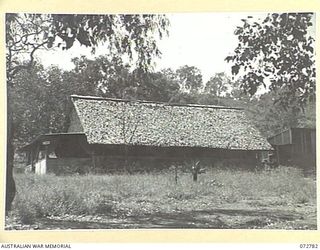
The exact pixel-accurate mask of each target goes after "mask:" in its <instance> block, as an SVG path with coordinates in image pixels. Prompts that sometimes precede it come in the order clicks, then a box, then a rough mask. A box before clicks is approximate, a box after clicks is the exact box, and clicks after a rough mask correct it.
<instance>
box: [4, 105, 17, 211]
mask: <svg viewBox="0 0 320 250" xmlns="http://www.w3.org/2000/svg"><path fill="white" fill-rule="evenodd" d="M9 102H10V101H8V105H7V109H8V110H7V112H8V117H7V169H6V206H5V210H6V213H7V212H8V211H10V210H11V205H12V201H13V199H14V197H15V194H16V185H15V181H14V179H13V159H14V145H13V113H12V108H11V105H10V104H9Z"/></svg>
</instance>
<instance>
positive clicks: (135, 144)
mask: <svg viewBox="0 0 320 250" xmlns="http://www.w3.org/2000/svg"><path fill="white" fill-rule="evenodd" d="M71 99H72V103H73V107H74V108H73V110H72V112H71V114H70V126H69V128H68V131H67V132H66V133H60V134H47V135H41V136H39V137H38V138H37V139H36V140H35V141H33V142H32V143H31V144H29V145H26V146H25V147H24V151H26V152H27V154H28V159H29V164H30V165H31V166H32V168H33V169H34V171H35V172H36V173H40V174H43V173H45V172H54V173H59V172H65V171H67V170H70V171H76V172H79V173H83V172H88V171H92V172H96V173H101V172H102V173H104V172H110V171H119V170H120V169H123V168H127V167H129V168H130V170H133V171H134V170H135V169H144V170H151V169H161V168H165V167H168V166H170V165H172V164H180V165H185V163H186V162H192V161H201V162H202V163H203V164H206V165H210V166H217V165H218V164H220V163H221V162H227V163H229V164H237V165H240V164H241V163H243V164H244V165H247V166H249V165H250V166H256V164H257V163H258V162H259V161H260V159H261V157H262V155H263V154H267V153H268V152H269V151H270V150H272V147H271V145H270V144H269V143H268V141H267V139H266V138H264V137H262V136H261V134H260V133H259V131H258V130H257V129H256V128H255V127H254V126H253V124H252V122H251V121H249V120H248V119H247V117H246V115H245V112H244V110H243V109H241V108H230V107H223V106H208V105H195V104H184V105H180V104H169V103H159V102H149V101H129V100H122V99H121V100H120V99H110V98H100V97H91V96H76V95H73V96H71ZM44 162H46V164H45V163H44Z"/></svg>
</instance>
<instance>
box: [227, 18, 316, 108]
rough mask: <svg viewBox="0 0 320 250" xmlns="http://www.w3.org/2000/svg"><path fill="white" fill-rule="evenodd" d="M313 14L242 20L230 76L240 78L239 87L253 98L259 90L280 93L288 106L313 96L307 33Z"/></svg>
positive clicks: (312, 64) (311, 53)
mask: <svg viewBox="0 0 320 250" xmlns="http://www.w3.org/2000/svg"><path fill="white" fill-rule="evenodd" d="M312 16H313V14H312V13H281V14H277V13H274V14H268V15H267V17H266V18H265V19H264V20H262V21H259V20H252V19H251V17H248V18H247V19H242V21H243V24H242V26H240V27H237V28H236V30H235V35H237V36H238V40H239V44H238V46H237V47H236V48H235V50H234V53H233V55H231V56H228V57H227V58H226V60H227V61H228V62H232V67H231V69H232V74H233V75H238V76H242V78H243V81H242V84H241V87H242V89H243V90H244V91H246V92H247V93H249V94H250V95H254V94H255V93H256V92H257V90H258V89H259V88H260V87H263V86H264V87H267V86H268V85H269V89H270V90H281V95H279V99H278V100H279V101H280V103H281V105H282V106H284V107H288V106H289V105H290V104H291V103H293V102H295V101H296V100H298V102H299V105H303V104H305V103H306V102H307V101H308V100H309V99H310V98H314V97H315V60H314V38H313V37H312V36H311V35H310V33H309V27H311V26H312V25H313V23H312Z"/></svg>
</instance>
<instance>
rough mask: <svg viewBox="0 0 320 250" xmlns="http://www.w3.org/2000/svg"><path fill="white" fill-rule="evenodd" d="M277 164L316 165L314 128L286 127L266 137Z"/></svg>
mask: <svg viewBox="0 0 320 250" xmlns="http://www.w3.org/2000/svg"><path fill="white" fill-rule="evenodd" d="M268 141H269V142H270V144H271V145H272V146H273V147H274V148H275V151H276V156H277V160H278V162H279V164H282V165H298V166H301V167H305V168H306V167H313V168H315V166H316V129H315V128H288V129H285V130H283V131H281V132H280V133H278V134H275V135H273V136H271V137H269V138H268Z"/></svg>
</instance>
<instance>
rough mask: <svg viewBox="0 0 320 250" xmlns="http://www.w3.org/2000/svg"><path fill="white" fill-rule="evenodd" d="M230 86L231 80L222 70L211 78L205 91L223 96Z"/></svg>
mask: <svg viewBox="0 0 320 250" xmlns="http://www.w3.org/2000/svg"><path fill="white" fill-rule="evenodd" d="M230 87H231V80H230V79H229V77H228V76H227V75H226V74H225V73H224V72H220V73H216V74H215V75H214V76H212V77H211V78H210V79H209V81H208V82H207V83H206V86H205V88H204V92H206V93H208V94H211V95H214V96H219V97H221V96H222V95H223V94H226V92H227V90H228V89H229V88H230Z"/></svg>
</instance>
